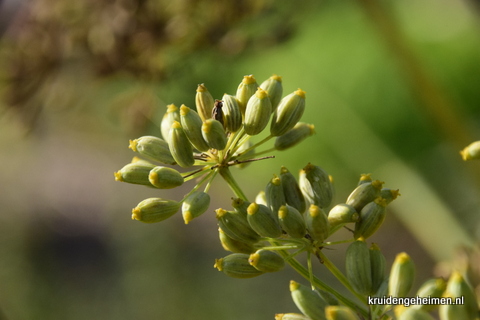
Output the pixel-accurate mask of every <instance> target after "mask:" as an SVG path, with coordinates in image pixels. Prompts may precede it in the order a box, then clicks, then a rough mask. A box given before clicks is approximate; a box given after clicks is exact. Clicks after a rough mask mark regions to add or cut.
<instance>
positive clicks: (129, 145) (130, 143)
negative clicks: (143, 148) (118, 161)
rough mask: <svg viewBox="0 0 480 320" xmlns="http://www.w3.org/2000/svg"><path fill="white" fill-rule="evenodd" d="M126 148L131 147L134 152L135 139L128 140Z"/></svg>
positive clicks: (135, 149)
mask: <svg viewBox="0 0 480 320" xmlns="http://www.w3.org/2000/svg"><path fill="white" fill-rule="evenodd" d="M128 143H129V144H128V148H129V149H132V150H133V151H134V152H137V139H135V140H128Z"/></svg>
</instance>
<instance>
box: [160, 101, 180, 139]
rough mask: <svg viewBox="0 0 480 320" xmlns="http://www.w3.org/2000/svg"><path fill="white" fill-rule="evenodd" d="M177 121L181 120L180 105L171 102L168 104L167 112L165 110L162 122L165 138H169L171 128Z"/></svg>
mask: <svg viewBox="0 0 480 320" xmlns="http://www.w3.org/2000/svg"><path fill="white" fill-rule="evenodd" d="M175 121H179V122H180V113H179V112H178V107H177V106H176V105H174V104H169V105H168V106H167V112H165V115H164V116H163V118H162V122H161V123H160V131H161V133H162V137H163V139H165V140H167V139H168V133H169V132H170V128H171V127H172V124H173V123H174V122H175Z"/></svg>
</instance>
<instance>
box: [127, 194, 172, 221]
mask: <svg viewBox="0 0 480 320" xmlns="http://www.w3.org/2000/svg"><path fill="white" fill-rule="evenodd" d="M180 206H181V204H180V202H177V201H173V200H165V199H161V198H148V199H145V200H143V201H142V202H140V203H139V204H138V205H137V206H136V207H135V208H133V210H132V219H133V220H138V221H141V222H145V223H155V222H160V221H163V220H165V219H168V218H170V217H171V216H173V215H174V214H175V213H176V212H177V211H178V210H179V209H180Z"/></svg>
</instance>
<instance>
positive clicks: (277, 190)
mask: <svg viewBox="0 0 480 320" xmlns="http://www.w3.org/2000/svg"><path fill="white" fill-rule="evenodd" d="M265 198H266V199H267V207H269V208H270V210H272V212H273V213H274V214H276V213H277V212H278V209H279V208H280V207H281V206H283V205H285V204H286V202H285V195H284V194H283V186H282V181H281V180H280V178H279V177H278V176H277V175H276V174H274V175H273V178H272V179H270V181H269V182H268V183H267V186H266V187H265Z"/></svg>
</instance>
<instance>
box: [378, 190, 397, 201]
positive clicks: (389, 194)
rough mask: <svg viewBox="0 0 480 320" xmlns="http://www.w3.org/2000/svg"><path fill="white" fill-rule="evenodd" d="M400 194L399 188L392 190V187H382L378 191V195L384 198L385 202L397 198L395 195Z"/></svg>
mask: <svg viewBox="0 0 480 320" xmlns="http://www.w3.org/2000/svg"><path fill="white" fill-rule="evenodd" d="M400 195H401V194H400V190H398V189H397V190H392V189H386V188H383V189H382V190H381V191H380V197H382V198H383V199H385V200H386V201H387V204H389V203H390V202H392V201H393V200H395V199H397V197H398V196H400Z"/></svg>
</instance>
